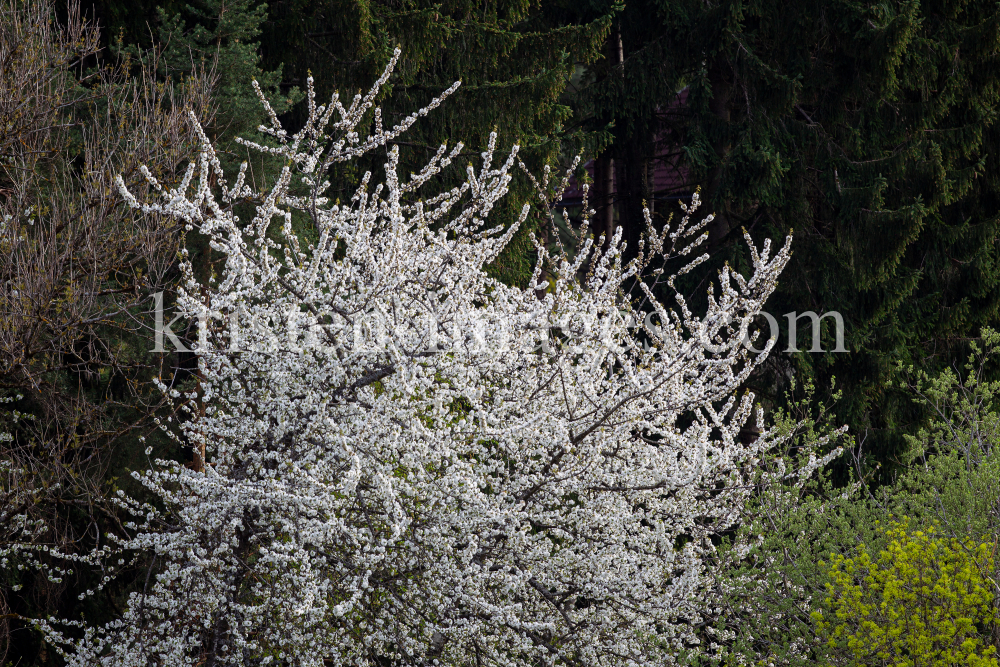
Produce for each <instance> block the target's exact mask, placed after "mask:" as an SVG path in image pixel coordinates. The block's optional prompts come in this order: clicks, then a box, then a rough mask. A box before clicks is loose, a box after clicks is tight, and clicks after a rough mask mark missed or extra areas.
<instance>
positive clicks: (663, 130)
mask: <svg viewBox="0 0 1000 667" xmlns="http://www.w3.org/2000/svg"><path fill="white" fill-rule="evenodd" d="M998 21H1000V15H998V10H997V7H996V5H995V4H992V3H987V2H979V1H977V0H968V1H966V2H960V3H947V4H942V3H937V2H930V1H927V2H913V1H896V2H889V3H880V4H878V5H872V4H871V3H865V2H853V1H851V2H838V3H833V2H816V3H794V4H793V5H789V4H788V3H779V2H763V3H760V2H744V1H742V0H736V1H733V2H709V3H703V2H694V1H691V2H687V1H680V2H676V1H673V0H672V1H671V2H663V1H660V0H649V1H640V2H634V3H632V2H630V3H629V4H628V5H627V6H626V7H625V8H624V10H623V11H622V12H621V13H620V14H619V15H618V16H617V18H616V27H615V29H614V30H615V31H617V32H618V34H620V39H621V50H622V57H621V73H620V75H619V76H617V77H609V76H602V72H601V71H599V70H598V69H596V68H594V69H593V70H592V71H590V72H589V73H588V76H589V77H590V79H589V80H590V81H591V85H590V86H589V87H588V88H587V89H586V91H585V93H586V94H585V95H584V96H583V98H582V99H581V102H580V104H581V105H582V106H586V107H587V109H588V113H589V114H590V117H591V119H592V122H593V124H594V125H595V126H596V125H600V124H602V123H607V122H608V121H609V119H610V120H612V121H613V122H614V143H613V146H612V148H611V154H612V155H613V157H614V159H615V161H616V163H622V164H620V166H618V167H617V168H616V177H617V179H618V182H617V183H616V186H615V187H616V199H617V202H616V203H617V216H618V223H619V224H620V225H621V226H622V227H624V229H623V234H624V236H625V237H626V238H631V237H633V236H634V235H635V234H636V233H637V231H638V230H639V229H640V228H641V226H642V224H643V223H642V221H641V218H640V217H639V215H638V213H637V211H641V198H642V197H644V196H649V195H651V194H653V193H651V192H650V189H649V186H648V182H644V181H643V173H644V169H643V166H644V164H645V163H648V161H649V160H650V159H651V158H653V157H655V156H658V155H659V156H663V155H664V154H671V157H670V159H679V160H680V161H681V162H682V166H683V170H682V173H684V174H685V175H686V176H687V182H676V183H675V185H676V186H677V191H675V192H659V193H656V194H657V195H658V196H661V197H662V196H667V195H671V194H674V195H676V194H690V192H691V191H693V190H694V187H695V186H696V185H698V184H700V185H702V186H704V188H705V194H706V195H707V201H708V203H709V206H710V207H711V209H712V210H713V211H715V212H717V213H718V214H719V215H718V217H717V218H716V220H715V224H714V225H713V228H712V229H711V230H710V231H711V234H712V245H713V247H714V248H715V254H714V261H713V262H711V263H709V264H707V265H706V272H705V273H704V274H702V275H698V276H694V277H693V279H694V280H696V281H700V280H703V279H704V277H705V276H708V275H711V273H712V270H713V269H717V268H719V267H721V265H722V264H723V262H725V261H729V262H730V263H731V264H734V265H736V266H741V265H743V262H745V258H744V257H742V256H741V254H740V251H739V248H738V244H735V243H733V240H734V239H736V238H738V237H739V236H740V235H741V234H740V229H741V228H743V227H745V228H747V229H749V230H750V231H751V233H752V234H753V235H754V236H759V237H764V236H768V235H774V234H778V233H781V232H783V231H788V230H789V229H792V228H794V229H795V231H796V232H798V233H797V234H796V237H797V239H798V243H797V246H796V252H795V257H794V258H793V260H792V262H791V264H790V266H789V270H788V279H787V280H785V281H784V282H783V283H782V287H781V288H780V290H779V292H778V293H776V294H775V296H774V297H772V300H771V302H770V304H769V306H768V310H769V311H771V312H772V313H774V314H775V315H776V316H777V318H778V320H779V324H780V325H781V328H782V332H781V347H782V348H787V347H788V340H787V326H788V322H787V320H786V319H785V318H784V317H782V316H783V315H784V314H785V313H786V312H791V311H795V312H797V313H802V312H804V311H808V310H812V311H815V312H817V313H824V312H827V311H838V312H840V313H841V314H842V315H843V317H844V319H845V325H846V334H847V340H846V346H847V348H848V349H849V350H850V353H849V354H833V353H830V352H829V351H830V350H832V349H833V347H834V345H833V331H832V328H831V330H830V331H827V332H825V333H824V348H825V349H826V350H827V351H828V352H827V353H825V354H809V353H799V354H794V355H782V356H781V357H778V356H777V355H776V360H775V364H774V366H773V368H772V372H771V373H770V374H768V376H766V377H762V378H760V379H759V383H758V384H759V385H760V386H758V387H757V389H758V390H759V391H763V390H770V392H771V393H772V395H774V396H778V395H780V394H781V393H782V386H783V384H782V383H783V382H784V381H785V380H784V379H783V378H787V377H788V376H789V374H790V373H793V372H794V373H798V374H799V375H806V376H812V377H813V378H814V379H815V380H816V381H817V384H818V386H821V387H824V386H826V387H829V386H831V385H832V384H833V381H834V378H836V385H837V387H838V388H843V389H845V390H846V391H844V394H843V396H844V399H843V401H842V402H841V404H840V407H839V410H840V417H841V418H842V419H844V420H845V421H847V422H848V423H850V424H851V425H852V428H857V429H858V432H859V433H860V436H861V437H862V438H865V447H866V448H867V449H868V450H869V451H870V452H872V453H873V454H875V456H876V457H877V458H878V459H879V460H881V461H882V462H885V463H892V462H893V461H894V460H896V459H897V458H898V456H899V454H900V452H901V451H902V449H903V448H904V446H905V445H904V441H903V433H904V432H906V431H907V430H909V429H912V428H913V426H914V425H915V424H916V423H918V422H919V421H920V419H921V414H922V413H921V412H920V411H919V410H918V409H917V408H915V407H913V403H912V402H911V400H910V397H909V396H907V395H906V394H905V393H903V392H901V391H899V390H898V389H895V388H894V387H895V386H897V385H898V374H897V372H896V370H895V369H896V367H897V364H898V363H899V362H903V363H911V362H916V363H918V364H924V365H929V366H937V365H943V364H947V363H948V362H949V361H950V360H951V359H953V358H954V355H955V353H956V349H958V348H957V347H956V343H957V342H961V341H963V340H964V339H967V338H968V337H973V336H975V335H976V332H978V331H979V328H980V327H981V326H982V325H984V324H990V323H991V322H993V320H994V319H995V318H996V314H997V307H998V303H1000V302H998V298H1000V297H998V291H997V286H998V282H1000V272H998V270H997V261H998V259H1000V246H998V242H997V204H998V191H997V188H998V185H1000V181H998V177H1000V164H998V162H997V158H996V156H995V155H993V154H992V151H991V148H992V147H993V146H995V145H996V140H997V138H998V135H997V128H996V116H997V111H998V105H1000V98H998V83H1000V79H998V75H1000V69H998V63H997V57H998V48H1000V41H998V40H1000V30H998ZM612 46H614V45H612ZM604 66H605V67H607V65H604ZM685 89H686V90H685ZM682 90H685V92H684V102H683V103H679V102H678V92H679V91H682ZM646 171H648V168H647V170H646ZM798 333H799V341H798V345H797V347H798V348H799V349H800V350H808V349H810V347H811V343H810V341H809V340H808V336H809V333H810V327H809V326H807V325H806V324H805V321H804V320H803V321H800V322H799V326H798Z"/></svg>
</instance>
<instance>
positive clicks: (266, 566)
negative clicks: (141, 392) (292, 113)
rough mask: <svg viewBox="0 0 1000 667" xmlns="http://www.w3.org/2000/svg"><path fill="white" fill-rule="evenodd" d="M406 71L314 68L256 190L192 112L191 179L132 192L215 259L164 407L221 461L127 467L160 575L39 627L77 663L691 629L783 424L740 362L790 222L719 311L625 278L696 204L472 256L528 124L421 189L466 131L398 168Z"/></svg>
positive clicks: (657, 255)
mask: <svg viewBox="0 0 1000 667" xmlns="http://www.w3.org/2000/svg"><path fill="white" fill-rule="evenodd" d="M397 56H398V54H397ZM393 62H395V60H394V61H393ZM391 69H392V64H390V66H389V68H388V69H387V70H386V73H385V75H384V76H383V77H382V78H381V79H380V80H379V82H378V84H376V86H375V87H374V88H373V89H372V91H370V92H369V93H368V94H367V95H366V96H364V97H362V96H360V95H359V96H358V97H356V98H355V99H354V100H353V102H352V103H351V105H350V107H349V108H345V107H344V106H343V105H342V104H341V102H340V101H339V100H338V98H337V97H336V96H334V97H333V99H332V101H331V102H330V103H329V104H328V105H319V106H317V105H316V103H315V101H314V95H313V94H312V92H311V90H312V85H311V84H312V82H311V80H310V95H309V105H310V106H309V120H308V122H307V124H306V126H305V128H304V129H303V130H302V131H301V132H299V133H297V134H295V135H292V136H289V135H288V134H287V133H286V132H285V130H283V129H282V128H281V126H280V124H279V122H278V119H277V118H276V117H275V115H274V114H273V113H271V114H270V116H271V126H270V127H264V128H261V129H262V130H263V131H264V132H265V133H266V134H267V135H269V139H268V141H269V142H270V145H269V146H264V145H257V144H252V143H250V142H246V145H248V146H252V147H256V148H257V149H259V150H262V151H266V152H268V153H270V154H271V155H274V156H278V157H279V158H280V159H281V161H282V162H283V163H284V165H285V166H284V167H283V168H282V169H281V171H280V173H279V174H277V175H276V177H275V180H274V183H273V186H272V187H270V189H268V190H265V191H256V190H254V189H252V188H251V187H250V186H249V185H248V184H247V181H246V179H245V178H244V176H245V173H246V171H245V167H244V169H243V170H241V171H240V173H239V175H238V176H237V178H236V180H235V183H234V184H233V185H232V187H229V186H228V184H227V182H226V181H225V180H224V179H223V174H222V172H221V167H220V165H219V161H218V160H217V159H216V156H215V152H214V150H213V148H212V146H211V144H210V142H209V141H208V139H207V138H206V137H205V135H204V134H203V133H202V134H201V141H202V149H201V151H202V152H201V159H200V161H199V162H198V164H196V165H192V167H191V169H190V170H189V171H188V172H187V175H186V177H185V178H184V180H183V183H182V184H181V187H179V188H177V189H171V190H166V189H163V188H160V192H161V193H162V201H161V202H160V203H158V204H155V205H143V204H140V203H139V202H137V201H136V200H135V199H134V198H133V197H132V196H131V195H129V194H128V193H125V195H126V197H128V198H129V199H130V201H131V202H132V203H133V205H135V206H141V207H142V208H143V209H145V210H147V211H156V212H159V213H162V214H168V215H171V216H175V217H176V218H178V219H181V220H183V221H184V222H185V223H186V224H187V225H189V226H190V227H192V228H196V229H198V230H200V231H201V233H203V234H206V235H208V237H209V238H210V240H211V245H212V248H214V249H215V251H217V252H218V253H221V254H222V255H223V256H224V258H225V269H224V271H222V273H221V275H220V276H219V278H218V281H217V284H216V283H210V284H199V283H198V282H197V281H196V280H195V279H194V274H193V271H192V269H191V267H190V266H189V265H185V271H186V275H187V282H186V288H185V290H184V291H183V292H182V294H181V296H180V299H179V308H180V309H181V310H182V311H183V313H184V314H185V315H186V316H188V317H190V318H201V319H202V321H204V322H211V323H212V326H206V327H204V328H203V336H202V340H201V345H200V347H199V350H198V351H199V363H200V368H201V377H202V381H201V385H200V386H201V391H200V393H199V394H197V395H195V394H190V395H187V396H186V397H185V396H181V398H187V399H189V400H190V402H191V403H198V404H199V407H197V408H192V409H191V410H190V419H188V420H187V421H185V422H184V423H183V425H182V426H180V427H179V428H180V431H179V432H176V431H175V433H177V435H176V437H178V438H180V439H182V441H183V442H184V443H185V444H187V445H192V446H195V447H201V446H203V447H204V450H205V452H206V461H207V464H206V465H205V466H204V467H203V469H199V470H194V469H190V468H188V467H181V466H178V465H177V464H175V463H172V462H168V461H158V462H157V463H156V465H155V466H154V467H153V469H152V470H150V471H148V472H146V473H145V474H142V475H138V474H137V475H136V476H137V477H138V478H139V479H140V480H141V481H142V482H143V483H144V484H145V485H146V487H147V488H148V489H149V490H150V491H151V492H153V493H154V494H155V495H156V496H157V497H158V498H159V506H160V507H162V509H161V510H160V511H156V512H154V511H153V510H152V509H151V508H149V507H148V506H145V507H143V508H139V506H138V505H137V504H134V503H133V507H134V510H135V512H136V514H137V518H136V523H135V524H134V527H133V530H134V532H133V534H132V536H131V537H129V538H128V539H126V540H124V541H123V542H122V544H121V547H122V549H126V550H138V551H140V552H145V553H148V554H150V555H151V556H152V559H151V560H152V565H151V576H150V578H149V580H148V582H147V583H146V584H145V586H144V587H143V588H142V589H141V590H139V591H136V592H134V593H132V595H131V598H130V599H129V603H128V608H127V611H126V612H125V614H124V616H123V617H122V618H121V619H120V620H118V621H116V622H115V623H113V624H111V625H109V626H106V627H102V628H88V629H86V631H85V632H83V638H82V639H80V638H79V636H80V635H79V634H78V635H75V636H76V637H77V638H76V639H73V638H71V637H70V636H66V635H62V634H60V632H59V631H58V630H57V629H56V628H55V627H54V626H51V625H48V624H41V626H42V627H43V628H44V629H45V630H46V631H47V633H48V636H49V638H50V640H52V641H53V642H54V643H57V644H58V643H61V646H62V647H63V649H64V650H65V655H66V658H67V661H68V664H70V665H81V666H82V665H95V664H104V665H123V666H124V665H130V666H131V665H135V666H138V665H169V666H176V665H265V664H274V665H302V666H306V665H315V666H320V665H338V666H347V665H388V664H393V665H429V664H448V665H463V666H466V665H541V664H545V665H557V664H566V665H597V664H600V665H657V666H660V665H664V664H671V663H672V662H674V661H675V660H676V659H677V657H678V656H679V655H681V654H682V653H683V652H684V651H687V650H690V649H692V648H694V647H695V646H696V644H697V643H698V642H699V636H701V635H700V633H699V632H698V630H697V628H698V627H699V625H701V624H703V623H704V618H705V614H706V612H707V611H708V610H710V609H711V608H712V606H713V600H712V596H711V594H710V590H709V589H710V587H711V582H712V563H713V562H714V560H713V559H714V558H715V556H714V554H715V551H714V548H713V545H712V538H713V537H718V536H719V535H721V534H723V533H725V532H726V531H730V530H731V529H732V528H733V527H734V526H736V525H737V524H738V523H739V522H740V521H741V511H742V508H743V507H744V505H745V501H746V499H747V497H748V494H749V493H751V491H752V486H753V480H754V479H756V475H757V472H755V466H754V463H755V461H756V460H758V459H759V458H760V457H761V455H762V453H764V452H765V451H766V450H768V449H769V448H771V447H772V446H774V445H775V443H776V441H777V440H778V437H777V436H776V435H775V434H774V433H773V432H772V431H769V430H767V429H764V428H763V427H762V426H761V428H762V434H761V435H760V437H758V438H757V439H756V440H755V441H753V442H752V443H750V444H745V443H743V442H741V441H740V439H739V437H738V435H739V432H740V430H741V427H743V426H744V424H746V423H747V421H748V420H749V419H750V418H751V417H752V416H753V413H754V410H753V408H752V406H753V402H752V401H753V397H752V396H751V395H743V396H742V397H738V396H737V389H738V387H739V386H740V384H741V383H742V382H743V381H744V380H745V379H746V377H747V376H748V374H749V373H750V372H751V371H752V370H753V369H754V368H755V367H756V366H757V364H759V363H760V361H761V360H762V359H763V355H761V356H755V355H752V354H750V353H748V352H747V350H746V348H745V347H744V346H742V345H740V341H741V340H742V338H743V337H744V336H745V335H746V332H747V328H748V327H749V326H750V323H751V320H752V318H753V316H754V315H755V313H757V312H758V311H759V310H760V308H761V306H762V304H763V302H764V300H765V299H766V298H767V296H768V295H769V294H770V293H771V291H772V289H773V288H774V285H775V279H776V278H777V276H778V274H779V272H780V271H781V269H782V268H783V267H784V265H785V263H786V262H787V260H788V257H789V253H788V244H787V243H786V244H785V245H784V247H782V248H781V249H780V251H778V252H777V253H776V254H774V255H773V256H772V255H771V253H770V250H769V246H768V245H767V244H765V246H764V248H763V249H762V250H761V251H760V252H758V250H757V249H754V248H753V246H752V245H751V251H752V256H753V262H754V273H753V275H752V276H751V277H749V278H744V277H743V276H740V275H738V274H736V273H733V272H730V271H729V270H724V271H723V272H722V273H721V275H720V280H719V287H720V288H721V290H720V291H719V294H718V295H716V294H715V293H711V294H710V295H709V306H708V310H707V313H706V314H705V315H704V316H703V317H698V316H696V315H694V314H693V313H692V312H691V311H690V310H689V308H688V305H687V303H686V302H685V301H684V300H683V299H681V298H680V297H678V303H679V309H677V310H671V309H670V308H668V307H667V306H666V305H664V304H662V303H660V302H659V301H657V299H656V298H655V295H654V293H653V291H652V290H650V289H649V288H648V287H644V286H643V287H640V288H637V289H642V290H644V291H643V293H644V295H645V301H644V304H645V305H644V306H643V307H642V312H639V304H634V303H632V302H630V301H629V300H628V299H627V298H625V296H624V292H623V286H628V285H636V284H637V283H636V282H635V276H636V275H637V273H638V272H639V271H640V270H644V269H646V268H648V267H649V266H650V265H651V263H652V262H654V261H664V262H665V261H666V260H669V259H674V258H677V257H680V256H682V255H686V254H689V253H691V251H692V250H694V249H696V248H697V247H698V245H699V244H700V243H702V241H703V240H704V238H705V237H704V234H703V233H702V231H701V229H702V224H701V223H696V222H693V221H691V220H690V217H689V216H688V217H685V218H684V219H683V220H682V221H681V222H680V223H679V224H678V225H676V226H672V227H670V228H668V229H667V230H664V231H663V232H662V234H657V233H656V232H655V231H654V230H652V229H651V230H650V232H651V234H650V236H649V238H648V240H647V241H646V242H645V244H644V246H645V253H644V254H643V253H640V257H639V259H637V260H636V261H633V262H631V263H629V264H628V265H623V262H622V247H621V244H620V242H619V237H617V236H616V237H615V238H614V239H613V241H612V243H611V245H610V249H609V250H608V251H607V252H606V253H604V254H601V253H600V252H598V251H596V250H594V248H595V247H596V248H599V247H600V244H599V242H598V243H594V240H593V239H592V238H590V237H589V236H588V235H587V234H586V233H581V235H580V239H581V243H582V247H581V248H579V250H578V251H577V252H576V254H575V258H576V259H570V258H569V257H568V256H567V255H566V254H565V253H561V254H556V255H550V254H549V252H548V251H547V250H546V249H545V248H542V247H541V246H539V248H538V252H539V264H538V269H537V270H536V273H535V276H534V278H533V280H532V284H531V285H529V286H528V287H527V288H526V289H521V288H516V287H511V286H508V285H505V284H502V283H500V282H498V281H496V280H493V279H491V278H490V277H489V276H488V275H487V273H486V272H485V271H484V267H485V266H487V265H488V264H489V263H490V262H492V261H493V260H495V259H496V258H497V257H498V255H499V254H500V253H501V251H502V250H503V248H504V246H505V245H506V244H507V242H508V240H509V239H510V238H511V236H512V235H513V234H514V233H515V230H516V229H517V226H518V224H519V223H514V224H509V225H506V227H505V226H503V225H497V224H487V222H486V220H487V216H488V215H489V213H490V211H491V209H492V208H493V207H494V206H495V205H496V203H497V202H498V200H500V198H501V197H503V196H504V194H505V193H506V191H507V187H508V184H509V182H510V179H511V170H512V168H513V167H514V165H515V164H516V161H517V158H516V154H517V148H516V147H515V148H514V150H512V151H511V152H510V154H509V155H508V156H507V157H506V158H505V159H503V160H499V164H495V163H496V162H497V161H496V160H494V145H495V137H494V138H491V142H490V145H489V148H488V149H487V150H486V151H485V152H484V153H482V160H481V163H480V165H479V166H478V168H474V167H473V166H471V165H470V166H469V167H467V170H466V174H467V176H466V178H465V180H464V182H463V183H462V185H461V186H460V187H456V188H454V189H450V190H447V191H444V192H441V193H439V194H435V195H433V196H425V197H424V198H423V199H421V198H420V193H421V191H422V189H423V188H424V186H425V185H427V184H428V183H429V182H431V181H432V179H434V177H435V176H436V175H438V174H439V173H440V172H441V170H442V169H444V168H445V167H447V166H448V164H449V163H450V162H451V161H452V160H454V159H455V158H456V157H457V156H458V154H459V152H460V151H461V149H462V146H461V145H460V144H459V145H458V146H457V147H455V148H453V149H452V150H451V151H449V150H448V149H447V148H446V147H445V146H442V147H441V148H440V150H438V152H437V154H436V155H435V156H434V158H433V159H432V160H431V161H430V163H429V164H428V165H427V166H426V168H424V169H423V170H422V171H420V172H419V173H417V174H411V175H410V177H409V178H408V179H406V178H401V177H400V176H399V175H398V174H397V160H398V149H397V147H396V146H395V145H393V144H392V141H393V140H394V139H395V137H396V136H397V135H398V134H399V133H400V132H402V131H403V130H404V129H406V127H408V126H409V125H410V124H411V123H412V122H413V121H414V120H415V119H416V118H417V117H418V116H421V115H423V114H425V113H426V112H427V111H428V110H429V109H431V108H433V107H434V106H437V104H439V103H440V102H441V100H442V99H443V96H442V98H438V99H436V100H434V102H433V103H432V104H431V105H430V106H429V107H428V108H427V109H422V110H421V111H420V112H419V113H418V114H414V115H413V116H411V117H409V118H407V119H406V120H405V121H404V122H403V123H402V124H401V125H399V126H397V127H395V128H393V129H389V130H386V129H383V127H382V122H381V116H380V114H379V112H378V110H377V109H374V108H373V107H374V105H373V100H374V99H375V96H376V94H377V92H378V88H379V86H380V85H381V84H383V83H384V82H385V81H386V80H387V79H388V77H389V75H390V72H391ZM450 90H454V88H452V89H450ZM262 99H263V97H262ZM264 104H265V105H266V101H265V102H264ZM268 110H269V112H270V108H269V107H268ZM335 114H336V116H337V117H338V118H339V120H335V118H334V115H335ZM372 119H374V120H372ZM369 126H370V127H371V128H372V129H371V132H370V133H368V132H362V131H361V129H363V128H365V127H369ZM199 132H200V129H199ZM362 134H368V136H367V137H365V136H361V135H362ZM376 150H382V151H385V156H386V162H385V181H384V183H383V184H379V185H375V186H373V185H372V182H371V181H372V178H371V174H370V173H369V174H365V175H364V177H363V178H362V180H361V184H360V186H359V187H358V189H357V191H356V192H355V194H354V195H353V197H352V198H351V199H350V201H348V202H346V203H340V202H339V201H338V202H333V201H331V199H332V198H331V197H330V196H328V195H327V194H326V191H327V189H328V187H329V183H327V182H326V180H325V179H324V172H325V170H326V169H327V168H328V167H330V166H331V165H333V164H335V163H338V162H343V161H346V160H352V159H354V158H356V157H357V156H359V155H361V154H363V153H366V152H371V151H376ZM154 186H157V187H159V186H158V184H156V183H155V182H154ZM248 202H252V203H253V205H255V206H256V215H254V217H253V219H252V220H250V221H248V222H246V221H241V220H240V219H239V217H238V211H239V210H246V209H248V208H249V206H248ZM695 206H697V201H696V202H695ZM240 207H242V209H241V208H240ZM691 210H692V211H693V208H692V209H691ZM527 213H528V209H527V207H526V208H525V209H524V211H523V213H522V216H521V220H522V221H523V220H524V219H525V216H526V215H527ZM297 221H298V222H301V221H306V222H307V223H308V224H311V225H313V226H314V227H315V234H314V237H313V238H315V239H316V240H315V242H314V243H313V244H310V245H308V246H307V247H304V246H303V244H302V242H301V240H300V238H299V237H298V236H297V235H296V233H295V232H294V231H293V222H297ZM748 242H749V240H748ZM694 254H695V255H697V253H694ZM675 261H676V260H675ZM698 261H700V258H699V259H695V260H694V262H698ZM543 266H545V267H549V268H547V269H546V270H547V271H548V272H549V273H548V276H547V277H546V279H545V281H544V282H543V281H542V278H541V276H542V270H543ZM675 274H676V272H675ZM671 280H672V279H671ZM669 284H671V285H672V282H670V283H669ZM540 294H541V296H539V295H540ZM650 312H651V313H654V315H655V317H653V318H650V317H646V315H647V313H650ZM654 320H657V321H658V322H659V324H658V325H655V324H654V323H653V321H654ZM638 322H643V324H642V325H641V326H639V327H637V323H638ZM247 323H252V326H249V325H248V324H247ZM279 331H280V333H279ZM702 341H710V342H711V345H710V346H706V345H703V344H702ZM768 349H770V348H769V347H768ZM755 418H756V419H758V420H759V419H760V414H759V412H758V413H756V417H755ZM72 634H73V633H72V632H71V633H70V635H72Z"/></svg>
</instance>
